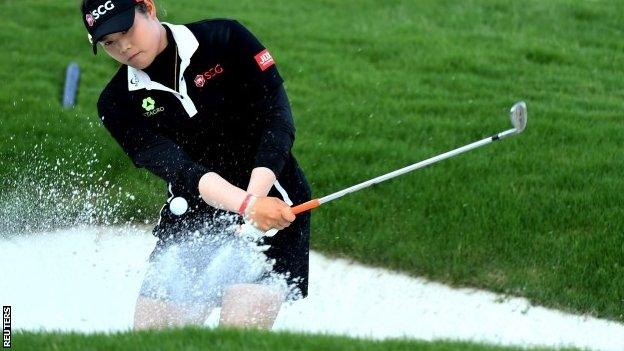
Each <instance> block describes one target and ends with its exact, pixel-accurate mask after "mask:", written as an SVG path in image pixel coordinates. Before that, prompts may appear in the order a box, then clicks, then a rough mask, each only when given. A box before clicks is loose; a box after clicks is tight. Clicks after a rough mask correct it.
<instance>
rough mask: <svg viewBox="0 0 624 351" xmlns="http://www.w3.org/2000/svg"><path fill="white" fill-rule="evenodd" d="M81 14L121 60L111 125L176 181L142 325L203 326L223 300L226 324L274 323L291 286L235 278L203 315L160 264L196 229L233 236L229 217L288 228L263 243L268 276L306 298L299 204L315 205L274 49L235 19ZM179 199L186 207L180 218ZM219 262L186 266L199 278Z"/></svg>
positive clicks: (114, 9)
mask: <svg viewBox="0 0 624 351" xmlns="http://www.w3.org/2000/svg"><path fill="white" fill-rule="evenodd" d="M81 10H82V14H83V20H84V24H85V26H86V28H87V31H88V33H89V38H90V40H91V43H92V45H93V51H94V53H96V51H97V46H98V45H101V47H102V48H103V49H104V51H105V52H106V53H107V54H108V55H110V56H111V57H112V58H113V59H115V60H116V61H118V62H119V63H121V67H120V68H119V70H118V71H117V73H116V74H115V76H114V77H113V78H112V79H111V81H110V82H109V83H108V85H107V86H106V88H105V89H104V90H103V92H102V93H101V95H100V99H99V101H98V112H99V115H100V118H101V120H102V122H103V124H104V126H105V127H106V128H107V130H108V131H109V132H110V134H111V135H112V137H113V138H114V139H115V140H116V141H117V142H118V143H119V145H120V146H121V147H122V148H123V150H124V151H125V152H126V154H127V155H128V156H129V157H130V159H131V160H132V162H133V163H134V164H135V165H136V166H137V167H143V168H146V169H148V170H149V171H151V172H152V173H154V174H156V175H157V176H159V177H161V178H162V179H164V180H165V181H166V182H167V183H168V190H169V199H168V200H167V203H166V204H165V206H164V207H163V209H162V210H161V212H160V220H159V223H158V225H157V226H156V227H155V228H154V235H156V236H157V237H158V238H159V240H158V243H157V245H156V248H155V249H154V252H153V253H152V255H151V256H150V263H151V267H150V269H149V270H148V274H147V275H146V278H145V280H144V283H143V287H142V288H141V292H140V294H139V298H138V300H137V306H136V311H135V328H146V327H158V326H172V325H181V324H187V323H196V324H201V323H202V322H203V321H204V319H205V317H206V316H207V314H208V313H210V310H211V307H216V306H218V305H219V304H221V305H222V310H221V317H220V318H221V319H220V321H221V323H222V324H227V325H233V326H256V327H263V328H270V327H271V326H272V324H273V321H274V319H275V317H276V316H277V313H278V311H279V308H280V305H281V303H282V301H283V299H284V298H285V292H284V291H283V290H280V289H274V288H272V287H271V285H270V284H266V283H265V284H258V282H259V281H260V279H257V281H237V280H236V279H234V280H232V281H229V283H231V284H229V285H228V286H226V287H225V288H224V289H221V291H220V292H219V293H217V294H216V295H214V296H210V297H209V298H207V299H205V300H202V301H201V302H202V304H203V307H204V308H202V307H198V304H197V301H192V302H193V303H187V302H189V301H185V300H184V299H176V298H174V297H173V295H174V294H173V293H171V286H172V284H173V283H175V280H176V278H178V277H176V276H175V275H174V276H171V277H164V275H163V272H162V270H160V269H161V268H160V267H161V266H159V264H157V262H159V261H162V257H163V255H165V253H166V252H167V248H169V247H171V246H172V245H176V244H178V243H180V242H181V241H184V240H188V238H190V237H196V236H197V233H199V232H201V236H202V237H204V236H211V235H213V234H214V233H215V231H217V230H216V229H215V228H217V229H219V228H221V229H219V231H220V232H224V229H223V228H224V227H223V226H222V223H220V222H223V218H226V219H227V218H230V217H231V216H230V217H228V214H229V215H234V216H235V220H236V221H237V222H238V223H241V222H242V219H243V218H244V219H245V220H246V221H248V222H250V223H252V224H253V225H254V226H255V227H256V228H258V229H260V230H262V231H267V230H269V229H272V228H274V229H278V230H280V232H278V234H277V235H275V236H273V237H270V238H265V239H264V244H265V245H267V246H268V249H267V250H266V252H265V254H266V257H268V258H269V259H270V260H272V261H270V262H274V264H273V266H272V270H271V271H272V272H274V273H279V274H281V276H282V277H286V279H287V282H288V283H289V284H290V286H295V287H296V288H297V289H298V290H299V292H300V294H298V296H299V297H305V296H306V295H307V286H308V252H309V234H310V230H309V227H310V218H309V214H304V215H300V216H298V217H296V218H295V216H294V215H293V213H292V211H291V209H290V205H292V203H293V202H295V203H301V202H305V201H307V200H309V198H310V190H309V186H308V184H307V182H306V180H305V177H304V175H303V173H302V171H301V170H300V168H299V166H298V165H297V162H296V161H295V159H294V157H293V156H292V154H291V151H290V150H291V148H292V144H293V142H294V131H295V130H294V125H293V120H292V115H291V112H290V106H289V103H288V99H287V96H286V93H285V91H284V88H283V86H282V82H283V80H282V78H281V77H280V75H279V73H278V71H277V68H276V67H275V63H274V61H273V58H272V57H271V55H270V53H269V51H268V50H267V49H266V48H265V47H264V46H262V44H261V43H260V42H259V41H258V40H257V39H256V38H255V37H254V36H253V35H252V34H251V33H250V32H249V31H248V30H246V29H245V28H244V27H243V26H242V25H241V24H239V23H238V22H236V21H231V20H205V21H200V22H196V23H190V24H186V25H172V24H168V23H161V22H160V21H159V20H158V18H157V15H156V5H155V3H154V1H153V0H83V2H82V6H81ZM174 198H176V203H177V204H179V203H182V204H183V205H182V206H178V207H176V208H174V209H173V210H174V211H173V212H172V208H170V206H169V204H170V203H171V201H172V200H173V199H174ZM182 199H183V200H182ZM180 200H181V201H180ZM185 204H188V206H184V205H185ZM226 222H227V220H226ZM205 228H212V230H208V231H206V230H205ZM191 234H193V235H191ZM239 246H240V245H239ZM181 252H187V251H176V253H177V254H178V255H179V256H180V255H182V256H185V255H186V254H185V253H181ZM188 252H190V251H188ZM179 256H178V257H179ZM215 257H216V256H214V255H212V256H211V254H208V255H203V254H200V255H199V256H198V257H196V258H194V259H188V257H185V258H184V260H183V261H184V262H183V263H179V264H180V265H186V268H188V269H189V270H188V271H191V272H195V271H196V270H200V271H201V270H202V269H203V268H205V265H207V264H210V263H211V262H206V261H210V260H213V261H214V260H215ZM239 259H240V257H239ZM212 263H214V262H212ZM239 263H240V261H239ZM194 265H197V266H199V268H197V267H194ZM234 275H236V274H234ZM244 275H245V274H241V275H240V276H244ZM240 276H239V277H238V278H239V280H241V279H242V278H241V277H240ZM264 276H266V274H264V275H263V277H264ZM250 277H251V276H249V277H248V278H249V279H252V278H250ZM157 278H158V279H157ZM187 278H188V277H187ZM197 279H199V278H197ZM197 279H196V277H192V276H191V277H190V278H189V279H187V280H188V281H190V282H197ZM203 288H208V287H206V286H205V285H204V286H203ZM204 298H206V296H204Z"/></svg>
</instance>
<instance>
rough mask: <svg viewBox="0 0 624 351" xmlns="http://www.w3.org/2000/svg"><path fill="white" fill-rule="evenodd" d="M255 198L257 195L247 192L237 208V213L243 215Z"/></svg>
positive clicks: (251, 205)
mask: <svg viewBox="0 0 624 351" xmlns="http://www.w3.org/2000/svg"><path fill="white" fill-rule="evenodd" d="M257 198H258V197H257V196H255V195H253V194H247V196H245V199H244V200H243V202H242V203H241V205H240V207H239V208H238V214H239V215H241V216H244V215H245V214H246V213H247V211H248V210H249V209H251V208H252V207H253V205H254V203H255V202H256V199H257Z"/></svg>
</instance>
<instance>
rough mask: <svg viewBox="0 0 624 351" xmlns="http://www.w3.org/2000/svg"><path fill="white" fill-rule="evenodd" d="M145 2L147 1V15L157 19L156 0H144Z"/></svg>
mask: <svg viewBox="0 0 624 351" xmlns="http://www.w3.org/2000/svg"><path fill="white" fill-rule="evenodd" d="M143 3H145V7H147V16H148V17H149V18H151V19H154V20H155V19H157V16H156V15H157V11H156V4H155V3H154V0H144V1H143Z"/></svg>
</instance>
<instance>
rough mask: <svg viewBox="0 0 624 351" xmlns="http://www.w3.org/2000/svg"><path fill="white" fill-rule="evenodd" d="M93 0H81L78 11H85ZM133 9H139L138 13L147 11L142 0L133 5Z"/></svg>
mask: <svg viewBox="0 0 624 351" xmlns="http://www.w3.org/2000/svg"><path fill="white" fill-rule="evenodd" d="M95 1H97V0H82V2H81V3H80V11H81V12H82V13H85V11H86V9H87V7H88V6H89V5H90V4H91V3H93V2H95ZM134 9H135V10H137V11H139V13H142V14H146V13H147V5H145V3H144V2H142V1H141V2H139V3H137V4H136V5H134Z"/></svg>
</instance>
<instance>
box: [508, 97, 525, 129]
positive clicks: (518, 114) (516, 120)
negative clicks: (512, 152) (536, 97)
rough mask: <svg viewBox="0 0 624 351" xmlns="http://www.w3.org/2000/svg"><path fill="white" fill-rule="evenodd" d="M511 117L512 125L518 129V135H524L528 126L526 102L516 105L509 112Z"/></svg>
mask: <svg viewBox="0 0 624 351" xmlns="http://www.w3.org/2000/svg"><path fill="white" fill-rule="evenodd" d="M509 116H510V117H511V123H512V124H513V126H514V128H515V129H516V133H522V131H523V130H524V128H526V124H527V117H528V114H527V107H526V103H525V102H524V101H520V102H517V103H515V104H514V105H513V106H512V107H511V111H509Z"/></svg>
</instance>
